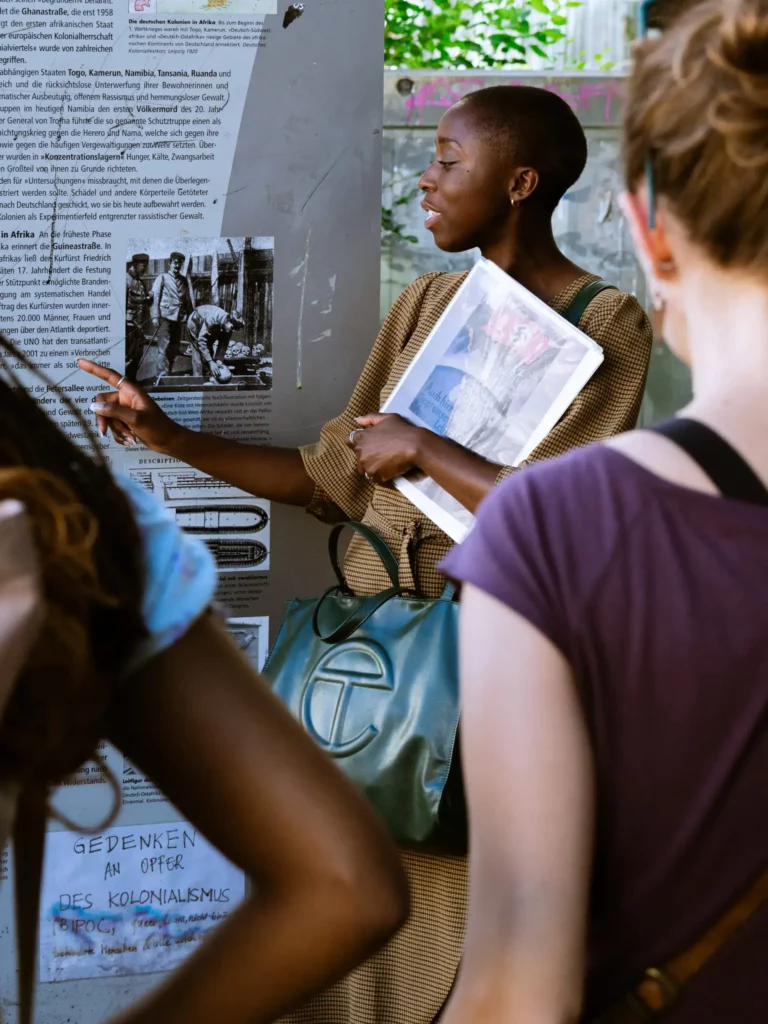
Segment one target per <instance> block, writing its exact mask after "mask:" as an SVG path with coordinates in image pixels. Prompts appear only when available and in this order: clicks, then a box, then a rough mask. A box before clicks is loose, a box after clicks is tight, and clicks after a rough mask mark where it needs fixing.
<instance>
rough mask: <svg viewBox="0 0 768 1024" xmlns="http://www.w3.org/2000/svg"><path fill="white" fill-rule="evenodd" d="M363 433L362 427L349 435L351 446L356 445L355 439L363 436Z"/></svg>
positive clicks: (356, 428)
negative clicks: (360, 435) (359, 435)
mask: <svg viewBox="0 0 768 1024" xmlns="http://www.w3.org/2000/svg"><path fill="white" fill-rule="evenodd" d="M362 432H363V428H362V427H355V429H354V430H353V431H352V433H351V434H350V435H349V443H350V444H355V438H356V437H357V435H358V434H362Z"/></svg>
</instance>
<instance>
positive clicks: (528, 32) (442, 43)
mask: <svg viewBox="0 0 768 1024" xmlns="http://www.w3.org/2000/svg"><path fill="white" fill-rule="evenodd" d="M385 3H386V7H385V19H386V36H385V52H384V64H385V66H386V67H390V68H404V67H411V68H443V69H454V70H465V69H468V68H501V69H503V68H508V67H513V66H515V65H521V64H526V63H528V59H529V57H530V55H531V54H536V56H538V57H541V58H543V59H544V60H549V61H551V60H552V55H551V53H548V52H547V50H548V48H551V47H553V46H554V45H555V44H557V43H559V42H560V41H561V40H563V39H564V38H565V33H564V31H563V28H564V27H565V26H566V25H567V20H568V19H567V17H566V13H565V12H566V8H569V7H578V6H580V0H499V2H497V3H491V2H489V0H421V2H417V0H385Z"/></svg>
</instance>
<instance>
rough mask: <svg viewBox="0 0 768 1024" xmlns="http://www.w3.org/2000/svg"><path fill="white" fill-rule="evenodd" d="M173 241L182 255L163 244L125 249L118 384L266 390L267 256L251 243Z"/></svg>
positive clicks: (159, 388) (149, 242) (268, 332)
mask: <svg viewBox="0 0 768 1024" xmlns="http://www.w3.org/2000/svg"><path fill="white" fill-rule="evenodd" d="M175 241H176V243H177V245H178V243H179V242H182V245H183V249H182V247H181V246H178V247H176V246H173V245H172V243H171V244H169V241H168V240H167V239H163V240H159V239H149V240H148V239H143V240H142V239H134V240H133V242H132V245H131V248H130V249H129V253H128V255H127V261H126V300H125V310H126V314H125V367H126V369H125V376H126V378H127V379H128V380H130V381H132V382H133V383H136V384H140V385H141V386H142V387H144V388H146V389H147V390H148V391H197V390H200V391H202V390H210V389H212V388H217V387H224V388H227V389H228V390H232V389H235V390H239V389H254V388H257V389H263V388H269V387H271V383H272V358H271V349H272V344H271V342H272V338H271V334H272V268H273V251H272V249H271V248H269V249H265V248H263V245H264V240H256V241H260V242H261V243H262V244H261V245H260V246H258V247H256V246H254V244H253V243H254V240H253V239H251V238H214V239H208V238H200V239H195V238H186V239H183V240H182V239H176V240H175ZM267 241H271V240H267ZM140 242H143V245H140V244H139V243H140ZM142 249H143V250H144V251H141V250H142Z"/></svg>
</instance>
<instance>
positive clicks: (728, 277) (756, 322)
mask: <svg viewBox="0 0 768 1024" xmlns="http://www.w3.org/2000/svg"><path fill="white" fill-rule="evenodd" d="M683 301H684V309H685V319H686V325H687V331H688V345H689V351H690V363H691V372H692V375H693V392H694V398H693V401H692V402H691V403H690V405H689V406H688V407H687V409H685V410H684V412H685V413H686V414H690V415H692V416H694V417H697V418H700V419H702V420H705V421H706V422H708V423H710V424H711V425H712V426H713V427H714V428H715V429H718V430H720V432H721V433H723V435H724V436H725V437H726V438H727V439H728V440H729V441H731V442H732V443H733V444H734V445H735V446H736V447H737V448H738V449H739V450H740V451H741V452H742V453H743V454H744V455H745V457H747V458H749V459H750V461H751V462H752V464H753V465H754V466H755V468H757V469H758V471H759V472H761V474H762V475H763V476H764V477H768V444H766V438H767V437H768V401H766V399H768V284H766V283H765V282H761V281H758V280H755V279H749V278H747V277H746V276H744V275H741V274H738V275H736V274H729V273H728V272H725V271H723V272H719V273H718V274H715V275H712V274H702V275H700V276H699V277H698V278H695V277H694V278H693V279H692V280H687V281H686V282H685V286H684V292H683Z"/></svg>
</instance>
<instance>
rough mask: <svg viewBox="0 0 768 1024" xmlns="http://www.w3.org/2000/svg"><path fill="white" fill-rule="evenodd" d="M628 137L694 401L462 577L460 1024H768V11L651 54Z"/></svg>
mask: <svg viewBox="0 0 768 1024" xmlns="http://www.w3.org/2000/svg"><path fill="white" fill-rule="evenodd" d="M624 134H625V159H626V175H627V185H628V188H629V190H630V195H629V196H628V197H627V199H626V204H625V205H626V208H627V212H628V215H629V218H630V221H631V223H632V227H633V230H634V234H635V238H636V243H637V246H638V249H639V251H640V253H641V255H642V257H643V258H644V261H645V263H646V265H647V267H648V271H649V274H650V277H651V284H652V287H653V290H654V293H655V295H656V297H657V301H658V303H659V304H660V305H661V307H662V312H663V328H664V336H665V337H666V339H667V340H668V342H669V343H670V345H671V347H672V348H673V349H674V351H675V352H676V353H677V354H678V355H680V356H681V357H682V358H683V359H685V360H686V361H687V362H689V363H690V365H691V367H692V370H693V381H694V394H695V397H694V399H693V401H692V403H691V404H690V405H689V406H688V408H687V409H685V410H684V411H683V412H682V413H681V414H680V416H679V417H678V419H677V420H674V421H671V422H670V423H669V424H666V425H663V426H662V427H660V428H657V430H655V431H653V432H651V431H648V432H646V431H640V432H635V433H631V434H626V435H624V436H623V437H621V438H618V439H616V440H614V441H609V442H607V443H606V444H603V445H600V446H595V447H591V448H588V449H584V450H582V451H579V452H574V453H572V454H569V455H566V456H563V457H562V458H561V459H558V460H557V461H554V462H550V463H546V464H541V465H540V466H535V467H531V468H530V469H529V470H527V471H526V472H525V473H523V474H520V475H519V477H515V478H514V480H512V481H509V482H508V483H506V484H505V485H504V486H503V487H501V488H500V489H499V490H498V491H497V492H496V493H494V494H493V495H492V496H491V497H490V498H489V499H488V500H487V502H486V503H485V504H484V505H483V507H482V508H481V510H480V515H479V522H478V526H477V529H476V531H475V532H474V533H473V534H471V535H470V537H469V539H468V540H467V542H466V543H465V544H464V545H463V547H461V548H460V549H457V550H456V551H455V552H454V553H453V554H452V556H450V557H449V558H448V561H447V569H448V570H449V571H450V572H451V574H452V575H454V576H455V577H457V578H459V579H461V580H463V581H464V582H465V584H466V586H465V591H464V602H465V603H464V611H463V626H462V645H463V653H462V676H463V679H462V686H463V704H462V707H463V711H462V714H463V719H462V723H463V730H464V732H463V740H464V749H463V760H464V769H465V776H466V779H467V790H468V801H469V810H470V821H471V832H470V851H471V853H470V876H471V885H470V892H471V904H470V909H469V921H468V934H467V945H466V952H465V959H464V963H463V966H462V969H461V972H460V975H459V980H458V982H457V986H456V990H455V992H454V995H453V998H452V1000H451V1002H450V1003H449V1006H448V1008H447V1010H446V1012H445V1014H444V1016H443V1018H442V1020H441V1024H512V1022H514V1024H568V1022H575V1021H577V1020H585V1021H597V1022H599V1024H631V1022H633V1021H634V1022H640V1021H649V1020H651V1019H656V1015H657V1013H659V1012H661V1011H666V1012H664V1013H663V1019H664V1020H665V1021H667V1020H668V1021H670V1024H672V1022H674V1024H726V1022H727V1024H759V1022H763V1021H765V1019H766V1007H768V972H767V971H766V969H765V953H766V950H768V796H767V795H766V794H767V793H768V789H767V787H766V782H767V780H768V631H767V630H766V607H768V491H766V485H767V484H768V440H767V439H768V402H767V401H766V396H767V395H768V0H731V2H725V3H714V2H705V3H699V4H696V5H694V6H693V7H692V8H691V10H690V13H688V14H687V15H685V16H684V17H682V18H681V19H679V20H678V21H677V22H675V23H674V24H673V26H672V27H671V28H670V29H669V31H668V32H666V33H664V34H663V35H662V36H661V37H660V38H659V39H658V40H656V41H653V42H649V43H647V44H645V45H644V46H643V48H642V49H641V50H640V51H639V52H638V56H637V62H636V66H635V69H634V72H633V75H632V77H631V80H630V86H629V96H628V104H627V113H626V125H625V133H624ZM649 225H650V226H649Z"/></svg>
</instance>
